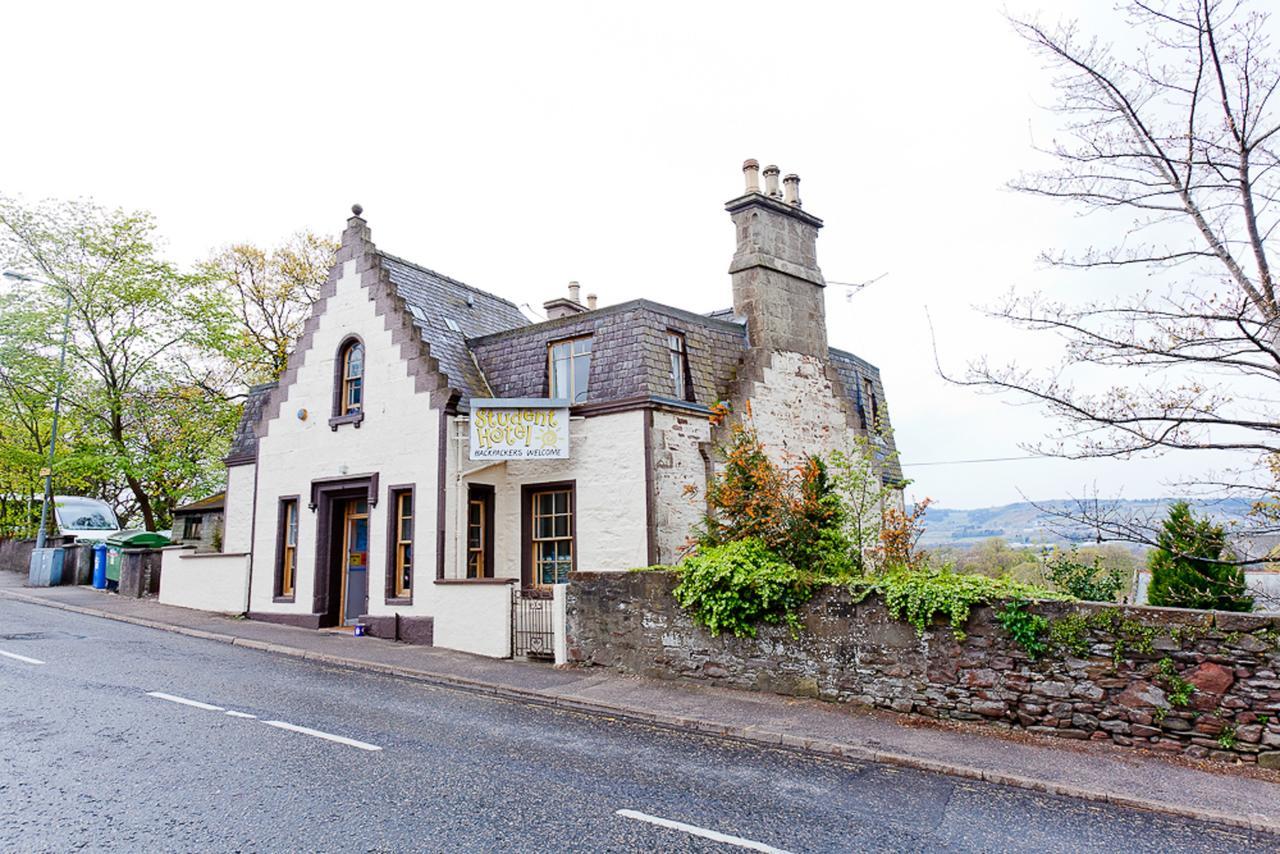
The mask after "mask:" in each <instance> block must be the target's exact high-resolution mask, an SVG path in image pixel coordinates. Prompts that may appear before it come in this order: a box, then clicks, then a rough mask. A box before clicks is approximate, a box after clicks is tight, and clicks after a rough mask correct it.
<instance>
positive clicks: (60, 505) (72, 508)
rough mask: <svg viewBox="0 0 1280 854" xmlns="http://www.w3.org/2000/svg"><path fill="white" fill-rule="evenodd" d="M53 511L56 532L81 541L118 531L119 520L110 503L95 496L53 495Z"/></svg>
mask: <svg viewBox="0 0 1280 854" xmlns="http://www.w3.org/2000/svg"><path fill="white" fill-rule="evenodd" d="M53 512H54V517H55V518H56V520H57V523H58V532H59V533H61V534H62V535H63V536H64V537H77V538H78V539H80V540H82V541H87V540H105V539H106V538H107V537H109V536H111V535H112V534H117V533H119V532H120V522H119V521H117V519H116V514H115V511H114V510H112V509H111V505H110V504H108V503H107V502H105V501H99V500H98V499H96V498H83V497H81V496H77V495H55V496H54V497H53Z"/></svg>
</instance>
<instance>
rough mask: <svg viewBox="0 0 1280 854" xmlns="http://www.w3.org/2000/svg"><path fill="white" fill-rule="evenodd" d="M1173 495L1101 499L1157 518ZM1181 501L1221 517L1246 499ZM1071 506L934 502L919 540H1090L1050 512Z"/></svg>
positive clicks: (1239, 509)
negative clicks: (940, 504)
mask: <svg viewBox="0 0 1280 854" xmlns="http://www.w3.org/2000/svg"><path fill="white" fill-rule="evenodd" d="M1177 500H1178V499H1177V498H1147V499H1140V500H1127V499H1114V500H1109V501H1106V502H1104V503H1105V504H1107V505H1108V506H1112V507H1115V508H1116V510H1117V511H1118V512H1119V513H1121V514H1124V515H1126V516H1129V517H1130V518H1137V519H1151V520H1153V521H1158V520H1160V519H1162V518H1164V516H1165V515H1166V514H1167V512H1168V508H1169V505H1170V504H1172V503H1173V502H1175V501H1177ZM1187 501H1189V502H1190V504H1191V506H1192V508H1193V509H1194V510H1195V511H1196V513H1197V514H1198V515H1208V516H1212V517H1213V518H1214V519H1216V520H1217V521H1219V522H1224V523H1227V522H1231V521H1233V520H1238V519H1242V518H1244V517H1245V516H1246V515H1248V513H1249V501H1248V500H1247V499H1243V498H1227V499H1219V500H1212V501H1210V500H1204V499H1187ZM1037 505H1039V506H1037ZM1076 507H1077V502H1076V501H1074V500H1071V499H1058V500H1054V501H1038V502H1036V504H1032V503H1031V502H1029V501H1019V502H1018V503H1016V504H1005V505H1004V506H1002V507H979V508H976V509H971V510H955V509H951V508H947V507H938V506H936V505H935V506H933V507H930V508H929V512H928V514H927V515H926V516H925V533H924V536H923V537H922V538H921V540H920V542H921V544H922V545H925V546H940V545H945V544H954V545H969V544H972V543H976V542H980V541H982V540H986V539H990V538H991V537H1002V538H1003V539H1005V540H1007V541H1008V542H1009V543H1010V544H1013V545H1026V546H1035V545H1045V544H1051V543H1064V542H1065V543H1088V542H1093V540H1094V539H1095V538H1096V533H1095V532H1094V531H1093V530H1091V529H1089V528H1086V527H1083V526H1079V525H1072V524H1071V523H1070V522H1068V521H1066V520H1063V519H1060V518H1057V517H1055V516H1054V513H1058V512H1070V511H1071V510H1073V509H1074V508H1076Z"/></svg>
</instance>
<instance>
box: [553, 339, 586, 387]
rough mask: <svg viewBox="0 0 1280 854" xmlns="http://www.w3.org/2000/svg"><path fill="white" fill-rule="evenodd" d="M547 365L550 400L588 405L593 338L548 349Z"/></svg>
mask: <svg viewBox="0 0 1280 854" xmlns="http://www.w3.org/2000/svg"><path fill="white" fill-rule="evenodd" d="M547 363H548V373H549V377H548V382H547V387H548V388H549V389H550V390H551V397H554V398H558V399H560V400H567V401H569V402H570V403H585V402H586V400H587V380H588V379H589V377H590V376H591V336H590V335H588V336H586V337H585V338H571V339H569V340H568V341H556V342H553V343H552V344H551V345H550V346H549V347H548V348H547Z"/></svg>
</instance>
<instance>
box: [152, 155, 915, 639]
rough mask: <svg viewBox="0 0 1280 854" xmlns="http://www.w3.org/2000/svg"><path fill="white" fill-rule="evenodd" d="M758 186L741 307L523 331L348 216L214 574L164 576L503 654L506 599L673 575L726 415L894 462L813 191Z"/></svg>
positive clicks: (773, 443) (248, 436)
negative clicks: (857, 440)
mask: <svg viewBox="0 0 1280 854" xmlns="http://www.w3.org/2000/svg"><path fill="white" fill-rule="evenodd" d="M744 172H745V174H746V181H747V187H746V192H745V193H744V194H743V195H741V196H739V197H738V198H735V199H734V200H732V201H731V202H729V203H728V205H727V210H728V211H729V213H730V214H731V216H732V219H733V222H734V225H735V230H736V234H737V247H736V252H735V254H734V256H733V260H732V263H731V266H730V278H731V283H732V294H733V308H732V309H729V310H726V311H723V312H716V313H714V314H713V315H710V316H706V315H700V314H695V313H691V312H687V311H683V310H681V309H678V308H672V307H669V306H663V305H657V304H655V303H652V302H649V301H646V300H635V301H632V302H628V303H623V304H620V305H611V306H606V307H597V306H596V301H595V298H594V296H588V297H587V298H586V300H585V301H582V300H581V299H580V295H579V293H578V290H577V287H576V285H571V286H570V292H569V294H568V295H567V297H566V298H561V299H555V300H552V301H550V302H548V303H546V309H547V312H548V316H549V319H548V320H546V321H545V322H540V323H530V322H529V321H528V320H527V319H526V318H525V317H524V316H523V315H522V314H521V312H520V311H519V310H518V309H517V307H516V306H515V305H514V304H512V303H510V302H508V301H506V300H504V299H501V298H499V297H496V296H494V295H492V294H489V293H486V292H484V291H482V290H479V289H476V288H473V287H471V286H469V285H466V284H463V283H462V282H458V281H455V280H453V279H450V278H448V277H446V276H442V275H440V274H438V273H435V272H433V271H431V270H429V269H426V268H424V267H420V266H418V265H416V264H412V263H410V262H408V261H404V260H401V259H399V258H396V257H394V256H391V255H388V254H387V253H385V252H382V251H381V250H379V249H378V248H377V247H375V245H374V243H373V241H372V238H371V235H370V230H369V227H368V225H367V224H366V222H365V220H364V219H363V218H362V217H361V213H362V212H361V210H360V208H359V207H358V206H357V207H355V208H353V213H354V215H353V216H352V217H351V218H350V219H349V220H348V221H347V227H346V230H345V231H344V232H343V234H342V245H341V249H340V250H339V252H338V256H337V263H336V264H335V266H334V268H333V270H332V271H331V273H330V275H329V279H328V282H327V284H326V285H325V287H324V289H323V291H322V293H321V296H320V299H319V300H318V301H317V302H316V304H315V307H314V310H313V313H312V315H311V317H310V318H309V320H308V321H307V323H306V326H305V329H304V331H303V333H302V335H301V338H300V340H299V341H298V343H297V347H296V349H295V351H294V353H293V355H292V356H291V357H290V360H289V367H288V369H287V370H286V371H285V373H284V375H283V376H282V377H281V378H280V381H279V383H278V384H272V385H270V386H262V387H258V388H255V389H253V392H252V395H251V398H250V400H249V403H248V405H247V406H246V409H245V415H244V419H243V421H242V423H241V425H240V427H239V430H238V431H237V435H236V437H235V441H234V445H233V451H232V453H231V455H230V456H229V457H228V458H227V467H228V470H227V494H226V502H225V504H226V520H225V532H224V538H223V552H224V555H223V556H222V557H223V558H225V560H224V561H223V563H222V564H216V563H215V562H206V563H205V564H203V566H204V567H207V568H208V569H207V570H205V569H201V565H200V564H199V561H200V558H199V557H196V556H192V557H176V556H175V557H171V558H169V559H168V560H166V567H165V570H164V572H165V573H166V574H169V573H170V567H171V566H172V567H173V573H172V577H173V578H175V579H180V578H186V579H192V578H197V577H198V578H202V579H206V581H207V579H209V578H211V577H212V576H210V575H208V574H207V573H208V572H212V571H213V570H214V567H215V565H217V566H220V567H222V568H225V569H226V571H227V572H230V573H231V574H232V576H233V578H232V579H231V581H230V582H229V583H228V584H226V585H225V590H226V591H230V594H229V595H231V596H232V598H234V597H235V596H245V590H246V588H247V603H246V608H245V610H247V611H248V612H249V616H250V617H251V618H253V619H260V620H272V621H278V622H285V623H291V624H294V625H299V626H309V627H317V628H319V627H326V626H340V625H350V624H353V623H356V622H357V621H358V622H361V623H363V624H364V625H366V626H367V628H368V631H369V632H370V633H371V634H375V635H380V636H384V637H395V638H400V639H403V640H408V641H411V642H419V643H432V642H435V643H436V644H439V645H442V646H449V647H452V648H458V649H467V650H470V651H474V652H481V653H484V654H489V655H507V654H510V652H511V638H512V634H511V614H512V611H511V603H512V599H513V594H512V589H513V587H514V588H516V589H518V590H528V591H534V592H533V593H530V594H528V595H530V596H536V595H537V592H536V591H550V590H552V589H553V587H554V586H555V585H556V584H559V583H563V582H564V581H565V579H566V576H567V574H568V573H569V572H570V571H571V570H572V569H574V568H575V567H581V568H584V569H587V568H589V569H593V570H607V569H616V570H626V569H630V568H633V567H639V566H645V565H649V564H653V563H661V562H672V561H674V560H675V559H676V558H677V557H678V554H679V552H680V550H681V549H682V548H683V547H684V546H685V544H686V542H687V540H688V537H689V534H690V531H691V529H692V527H693V525H694V524H695V523H696V522H697V521H698V520H699V519H700V517H701V514H702V513H703V512H704V511H705V504H703V501H704V499H703V495H704V494H705V485H706V482H707V478H708V476H709V473H710V472H711V471H712V469H713V466H714V464H715V450H714V448H715V447H716V445H717V444H718V440H719V439H721V438H722V436H723V434H722V433H720V432H719V431H722V430H724V429H725V428H724V426H720V427H715V426H713V424H712V422H711V420H710V419H709V416H710V415H711V409H710V407H711V406H712V405H713V404H716V403H718V402H721V401H725V402H728V403H730V404H731V405H732V408H733V411H734V413H737V414H740V413H743V412H745V411H747V406H746V403H747V401H750V403H751V407H750V409H751V411H752V412H753V414H754V422H755V426H756V428H757V430H758V431H759V433H760V436H761V438H762V440H763V441H764V442H765V443H766V444H767V445H768V447H769V448H770V449H771V450H776V451H777V452H779V453H782V452H786V453H796V454H799V453H805V452H823V451H828V450H831V449H833V448H838V447H844V446H847V445H848V444H850V442H849V440H850V438H851V437H853V436H855V435H857V434H860V433H861V434H871V435H872V436H873V437H875V439H876V441H877V442H878V443H879V445H880V446H881V447H882V448H883V449H884V450H885V452H886V455H889V454H891V452H892V445H891V443H892V439H891V437H890V434H889V432H888V417H887V413H886V410H885V395H884V390H883V387H882V385H881V382H880V375H879V372H878V371H877V369H876V368H874V367H872V366H871V365H870V364H868V363H866V362H864V361H862V360H861V359H859V358H857V357H856V356H853V355H852V354H850V353H847V352H844V351H841V350H836V349H833V348H829V347H828V344H827V334H826V324H825V308H824V291H825V283H824V281H823V278H822V273H821V271H820V270H819V268H818V265H817V261H816V255H815V243H816V238H817V234H818V229H819V228H821V226H822V221H821V220H819V219H817V218H816V217H814V216H812V215H810V214H808V213H807V212H805V211H804V210H803V209H802V207H801V205H800V200H799V195H798V186H799V179H798V178H795V177H794V176H787V179H786V181H785V182H784V185H783V187H782V188H779V187H778V170H777V168H776V167H769V168H767V169H765V170H764V179H765V186H764V188H763V189H761V188H760V187H759V169H758V166H757V165H756V164H755V161H748V162H747V164H746V166H745V167H744ZM708 287H714V285H713V284H709V285H708ZM726 296H728V295H727V294H726ZM481 401H492V402H490V403H481ZM733 417H740V416H739V415H735V416H733ZM473 419H474V420H475V421H476V422H483V423H482V425H481V424H479V423H477V424H473ZM478 426H483V430H479V431H477V432H478V433H479V435H480V436H481V437H482V441H481V442H478V443H477V442H476V441H475V440H474V439H473V437H472V428H473V427H478ZM566 439H567V454H566V453H565V449H564V444H565V441H566ZM481 444H483V445H484V447H480V445H481ZM887 458H888V459H889V462H887V463H886V465H885V466H884V469H885V470H884V472H883V477H884V478H885V479H886V480H892V479H894V478H897V477H899V476H900V475H899V470H898V468H897V465H896V463H895V462H893V461H892V458H891V457H887ZM219 571H222V569H219ZM241 572H242V573H243V574H244V575H245V577H246V579H247V580H241V579H240V578H239V576H235V573H241ZM198 573H205V574H204V575H198ZM179 583H185V582H179V581H177V580H175V581H174V582H173V584H172V585H170V589H171V591H172V593H171V595H170V597H169V599H170V601H177V600H178V599H181V598H182V594H181V593H180V592H179V587H178V585H179ZM220 589H221V588H220ZM201 595H204V594H201ZM214 595H215V594H213V593H210V594H209V597H213V596H214ZM175 597H177V598H176V599H175ZM163 598H164V591H163V590H162V599H163ZM516 598H517V599H519V595H518V594H517V597H516ZM209 601H210V599H209V598H208V597H206V598H205V599H203V600H201V599H200V597H196V600H195V601H194V602H193V601H187V602H185V603H184V604H199V603H200V602H205V603H208V602H209ZM201 606H202V607H207V606H208V604H204V605H201ZM224 609H225V610H235V609H234V608H233V607H227V608H224Z"/></svg>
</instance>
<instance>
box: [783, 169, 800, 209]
mask: <svg viewBox="0 0 1280 854" xmlns="http://www.w3.org/2000/svg"><path fill="white" fill-rule="evenodd" d="M782 200H783V201H784V202H786V203H787V204H789V205H795V206H796V207H800V176H799V175H797V174H795V173H794V172H792V173H791V174H790V175H788V176H787V177H785V178H783V179H782Z"/></svg>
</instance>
